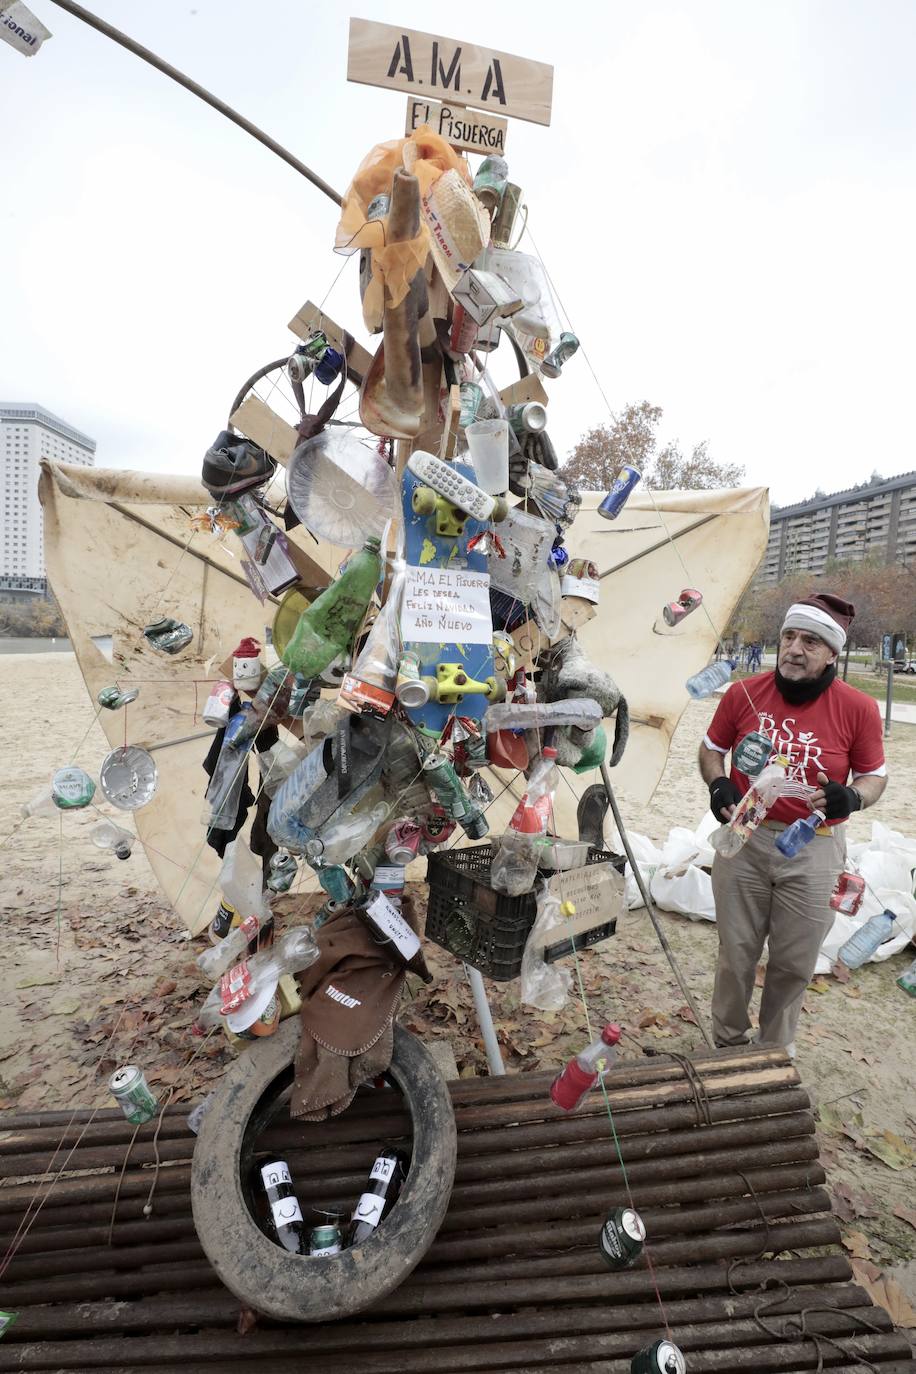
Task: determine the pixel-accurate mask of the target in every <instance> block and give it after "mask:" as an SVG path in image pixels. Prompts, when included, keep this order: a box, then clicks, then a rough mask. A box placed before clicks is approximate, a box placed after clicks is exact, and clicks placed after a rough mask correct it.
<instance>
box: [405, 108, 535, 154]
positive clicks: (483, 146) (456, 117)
mask: <svg viewBox="0 0 916 1374" xmlns="http://www.w3.org/2000/svg"><path fill="white" fill-rule="evenodd" d="M421 124H428V125H429V127H430V128H431V129H432V131H433V133H434V134H439V135H440V136H441V137H442V138H444V139H445V141H446V143H450V144H451V145H452V147H453V148H460V149H461V150H462V151H464V152H468V153H500V154H502V153H504V152H505V151H506V131H507V129H508V127H509V125H508V123H507V121H506V120H505V119H497V118H496V117H495V116H494V115H486V114H478V112H477V111H476V110H466V109H465V108H464V106H463V105H443V104H441V102H440V101H438V100H419V99H417V98H416V97H414V96H408V98H407V121H406V123H405V125H404V132H405V134H412V133H413V131H414V129H419V127H420V125H421Z"/></svg>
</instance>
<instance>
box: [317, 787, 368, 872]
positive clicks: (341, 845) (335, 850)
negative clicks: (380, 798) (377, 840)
mask: <svg viewBox="0 0 916 1374" xmlns="http://www.w3.org/2000/svg"><path fill="white" fill-rule="evenodd" d="M387 818H388V807H387V805H386V804H385V803H384V802H381V803H379V805H378V806H373V808H372V810H371V811H354V812H352V813H351V814H350V815H349V816H343V817H342V818H341V819H340V820H336V821H332V822H331V824H330V825H326V826H323V827H322V829H321V830H320V831H319V833H318V834H317V835H316V836H315V837H314V839H311V840H307V841H306V845H305V854H306V858H308V859H311V860H315V859H319V860H320V861H321V863H322V865H325V864H328V865H331V864H342V863H346V861H347V859H352V858H353V855H354V854H356V853H357V852H358V851H359V850H360V849H364V848H365V847H366V845H367V844H368V843H369V841H370V840H371V839H372V837H373V835H374V834H375V832H376V830H378V828H379V826H380V825H382V824H383V823H384V822H385V821H386V820H387Z"/></svg>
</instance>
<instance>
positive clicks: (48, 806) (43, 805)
mask: <svg viewBox="0 0 916 1374" xmlns="http://www.w3.org/2000/svg"><path fill="white" fill-rule="evenodd" d="M19 810H20V812H21V813H22V818H23V820H29V819H31V818H33V817H36V816H56V815H58V814H59V807H58V806H57V804H56V802H55V801H54V798H53V797H52V796H51V784H50V783H49V784H48V786H47V787H43V788H42V789H41V791H40V792H36V793H35V795H34V797H32V798H31V799H30V800H29V801H27V802H23V803H22V805H21V807H20V808H19Z"/></svg>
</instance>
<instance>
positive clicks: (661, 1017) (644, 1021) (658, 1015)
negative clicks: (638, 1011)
mask: <svg viewBox="0 0 916 1374" xmlns="http://www.w3.org/2000/svg"><path fill="white" fill-rule="evenodd" d="M636 1024H637V1025H638V1026H639V1029H640V1030H648V1029H649V1027H650V1026H667V1024H668V1018H667V1016H666V1015H665V1013H664V1012H663V1011H647V1012H646V1014H645V1016H642V1017H640V1019H639V1021H637V1023H636Z"/></svg>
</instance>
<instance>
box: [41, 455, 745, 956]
mask: <svg viewBox="0 0 916 1374" xmlns="http://www.w3.org/2000/svg"><path fill="white" fill-rule="evenodd" d="M43 468H44V471H43V473H42V478H41V484H40V495H41V500H42V504H43V507H44V527H45V556H46V563H47V569H48V575H49V578H50V582H51V585H52V587H53V589H54V593H55V595H56V596H57V599H58V601H59V602H60V605H61V609H62V610H63V613H64V616H65V618H66V621H67V625H68V628H69V632H70V638H71V640H72V643H73V647H74V650H75V652H76V656H77V659H78V661H79V665H80V669H81V671H82V674H83V677H84V679H85V682H86V686H87V688H88V690H89V692H90V694H91V696H92V698H93V701H94V699H95V696H96V693H97V692H98V691H99V690H100V689H101V688H102V687H105V686H107V685H108V684H109V683H111V682H113V681H115V680H117V682H118V683H119V684H120V685H121V686H122V687H126V686H128V685H131V686H133V685H136V686H138V687H139V688H140V697H139V700H138V701H137V702H135V703H134V704H133V705H131V706H129V707H128V708H127V726H128V739H129V742H130V743H133V744H139V745H143V746H144V747H145V748H148V749H153V750H154V757H155V759H156V762H157V764H158V767H159V777H160V786H159V791H158V793H157V795H156V797H155V798H154V800H153V801H152V802H151V803H150V804H149V805H148V806H146V807H144V808H142V809H141V810H140V811H138V812H136V813H135V820H136V824H137V830H138V833H139V835H140V838H141V840H142V842H143V844H144V847H145V849H146V852H147V855H148V858H149V862H150V864H151V866H152V868H153V870H154V872H155V873H156V876H157V878H158V879H159V882H160V883H161V885H162V888H163V890H164V892H165V894H166V896H167V897H168V898H169V900H170V901H171V902H172V904H173V906H174V907H175V909H176V911H177V912H178V914H179V916H180V917H181V919H182V920H183V922H184V923H185V925H186V926H187V927H188V929H189V930H191V931H192V932H195V933H196V932H197V931H198V930H200V929H202V928H203V927H204V925H205V924H206V923H207V922H208V921H209V920H210V918H211V917H212V913H213V907H214V902H215V898H214V893H215V890H216V877H217V873H218V870H219V860H218V858H217V857H216V855H215V854H214V852H213V850H211V849H210V848H208V847H207V846H206V845H205V843H204V826H203V824H202V822H201V816H202V814H203V809H204V801H203V798H204V791H205V788H206V781H207V779H206V775H205V774H204V772H203V769H202V768H201V761H202V759H203V757H204V755H205V753H206V751H207V749H208V748H209V735H210V733H211V732H210V731H209V730H208V727H206V726H205V725H204V724H203V723H202V720H201V711H202V708H203V704H204V702H205V700H206V697H207V683H208V681H210V682H212V681H215V680H216V679H217V678H218V677H219V675H220V674H219V665H220V664H221V663H222V662H223V660H224V659H225V658H226V656H227V655H228V654H229V653H231V651H232V649H233V648H234V647H235V645H236V644H237V643H238V641H239V639H240V638H241V637H242V636H243V635H250V634H254V635H256V636H257V637H258V638H259V639H261V640H262V641H263V639H264V632H265V627H266V626H267V625H269V624H270V623H271V622H272V619H273V606H272V604H271V603H270V602H267V603H266V604H265V605H264V606H263V607H261V606H259V604H258V602H257V600H256V598H255V597H254V595H253V594H252V592H251V591H250V589H249V587H248V584H247V582H246V580H245V577H244V574H243V572H242V570H241V568H240V566H239V557H240V555H241V552H242V551H241V546H240V544H239V542H238V540H237V539H236V538H235V537H234V536H233V535H229V536H227V537H226V538H225V539H224V540H222V541H220V540H217V539H215V538H213V536H212V535H211V534H210V533H209V532H204V533H201V532H195V531H194V529H193V527H192V524H191V517H192V516H193V515H195V514H197V515H199V514H202V513H203V510H204V509H205V508H206V507H207V506H208V505H210V504H211V503H212V499H211V497H210V496H209V495H208V493H207V492H206V491H205V490H204V488H203V487H201V486H200V484H199V483H198V482H197V481H196V480H194V479H191V478H184V477H174V476H168V475H158V474H151V473H134V472H127V471H114V470H105V469H98V468H84V467H78V466H75V465H70V464H63V463H62V464H55V463H45V464H44V465H43ZM600 499H601V498H600V496H598V495H595V494H587V495H586V496H585V497H584V499H583V506H582V510H581V513H580V515H579V517H578V519H577V520H576V523H575V525H574V526H573V527H572V529H571V530H570V531H569V534H568V536H567V539H566V545H567V548H568V549H569V550H570V553H571V555H572V556H573V557H588V558H591V559H592V560H593V562H595V563H596V564H597V565H598V568H599V570H600V573H601V575H602V581H601V604H600V606H599V607H598V614H597V616H596V617H595V619H593V620H592V621H590V622H589V623H588V624H586V625H584V626H583V627H582V628H581V629H580V631H579V639H580V641H581V643H582V645H583V646H584V648H585V650H586V652H587V653H588V655H589V656H590V657H591V658H592V659H593V660H594V661H595V662H596V663H598V664H600V665H601V666H603V667H605V668H607V669H608V670H609V671H610V672H611V674H612V675H613V676H614V678H615V679H616V681H617V683H618V684H619V686H620V688H621V689H622V691H623V693H624V695H625V696H626V697H627V699H628V701H629V704H630V711H631V715H632V717H633V718H634V723H633V725H632V729H631V735H630V744H629V747H628V749H627V752H626V754H625V755H624V758H623V760H622V762H621V763H620V765H619V766H618V767H617V768H616V769H615V770H614V773H613V778H614V781H615V783H617V784H619V787H620V790H621V793H622V794H623V795H624V797H626V796H627V795H630V796H632V797H634V798H635V799H637V800H640V801H647V800H648V799H649V798H650V797H651V795H652V792H653V791H654V790H655V787H656V786H657V785H658V781H659V779H660V777H661V774H662V771H663V769H664V766H665V760H666V758H667V754H668V745H669V742H670V739H671V735H672V734H673V732H674V729H675V727H676V725H677V722H678V719H679V718H680V715H681V712H682V711H683V709H684V706H685V704H686V701H687V693H686V691H685V689H684V682H685V680H686V679H687V678H688V677H689V676H690V675H691V674H692V673H694V672H696V671H697V670H698V669H699V668H701V667H702V666H703V665H704V664H705V663H706V662H707V661H708V660H709V658H710V656H711V654H712V652H713V649H714V646H715V634H714V631H713V629H712V626H711V625H710V619H711V620H712V623H713V624H714V625H716V626H717V627H720V628H721V627H723V626H724V625H725V623H726V622H727V620H728V618H729V615H730V614H731V612H732V610H733V608H734V606H735V605H736V603H737V601H738V599H739V597H740V596H741V594H742V592H743V591H744V588H745V586H746V585H747V583H748V581H749V580H750V578H751V576H752V574H753V572H754V569H755V568H756V566H757V564H758V562H759V560H760V557H761V555H762V553H763V550H764V548H765V546H766V540H767V532H768V525H769V516H768V500H767V493H766V491H765V489H763V488H750V489H737V490H729V491H712V492H706V491H698V492H656V493H654V501H655V504H653V500H652V497H650V496H649V495H648V494H645V493H643V494H640V493H637V494H635V495H634V496H632V497H631V498H630V500H629V502H628V503H627V505H626V507H625V508H624V510H623V512H622V514H621V515H620V517H619V518H618V519H617V520H616V521H606V520H603V519H602V518H601V517H600V516H599V515H597V514H596V510H597V506H598V503H599V501H600ZM656 507H657V508H656ZM669 536H670V538H669ZM292 538H293V539H294V541H295V543H296V545H297V548H298V549H299V550H300V551H301V554H300V557H301V564H302V570H303V572H304V574H306V575H305V578H304V580H306V581H309V580H313V581H314V582H316V583H317V582H321V581H323V580H326V579H327V577H328V576H330V575H332V574H333V571H334V569H335V568H336V567H337V565H338V564H339V563H340V561H341V559H342V558H343V556H344V552H345V551H343V550H341V549H337V548H332V547H330V546H327V545H320V544H316V543H315V542H314V541H313V540H312V539H311V538H310V536H309V535H308V534H307V533H306V532H304V531H303V530H301V529H299V530H296V531H295V532H294V535H293V536H292ZM681 560H682V561H681ZM685 569H686V570H685ZM687 586H693V587H697V588H699V589H700V590H701V591H702V593H703V597H704V604H705V606H706V608H707V610H708V612H709V618H707V616H706V614H704V611H703V610H702V608H701V609H700V610H698V611H694V612H693V614H692V615H690V616H688V617H687V619H686V620H684V621H683V622H682V623H681V625H680V626H679V627H678V628H677V629H676V630H669V629H668V627H667V626H666V625H665V624H664V622H663V620H662V618H661V609H662V606H663V605H664V604H665V602H667V601H670V600H673V599H675V598H676V597H677V595H678V593H679V592H680V590H681V588H683V587H687ZM169 615H171V616H175V618H176V619H179V620H184V621H186V622H187V624H189V625H190V626H191V627H192V629H193V630H194V632H195V635H194V641H193V643H192V644H191V645H190V646H189V648H188V649H186V650H184V651H183V652H182V653H181V654H180V655H178V656H176V657H175V658H172V657H169V656H167V655H164V654H161V653H159V652H157V651H156V650H154V649H151V648H150V647H149V646H148V645H147V643H146V641H145V640H144V638H143V634H142V630H143V627H144V625H146V624H148V623H149V622H150V621H151V620H155V619H158V618H160V617H162V616H169ZM107 636H111V638H112V651H113V663H112V662H110V661H109V658H108V657H107V656H106V652H105V648H106V647H107V645H106V643H105V637H107ZM96 640H100V641H102V643H101V645H100V644H98V643H96V642H95V641H96ZM100 724H101V725H102V727H103V728H104V730H105V733H106V735H107V736H108V739H109V741H110V742H111V745H112V747H115V746H116V745H119V744H123V742H124V730H125V720H124V712H123V711H118V712H111V711H103V712H102V714H101V716H100ZM612 730H613V723H612V722H611V723H609V733H612ZM176 741H178V742H177V743H176ZM80 761H81V762H83V763H84V764H85V766H87V767H89V766H90V762H89V761H88V760H86V759H85V758H81V760H80ZM100 762H101V760H97V761H95V764H96V766H97V764H98V763H100ZM253 766H254V765H253ZM489 772H490V776H489V781H490V785H491V787H492V789H493V791H494V793H495V794H500V793H502V795H497V800H496V802H495V803H494V805H493V806H492V807H491V808H490V811H489V813H488V814H489V818H490V822H491V828H492V829H493V830H494V831H496V832H498V831H499V830H500V829H501V828H502V827H503V825H504V824H505V821H506V820H507V818H508V815H509V814H510V813H511V810H512V808H513V806H514V804H515V800H514V799H515V797H516V796H517V795H518V791H519V789H518V781H517V779H516V776H515V775H512V781H511V784H510V786H509V787H508V788H507V789H506V790H505V791H503V789H504V788H505V786H506V784H507V783H509V782H510V775H508V774H506V775H500V774H499V773H497V772H496V770H489ZM564 777H565V779H567V781H568V785H566V784H564V785H563V786H562V787H561V788H560V791H559V792H558V794H557V798H556V820H557V829H558V830H559V831H560V833H562V834H566V835H571V836H574V835H575V834H576V822H575V809H576V801H577V798H578V795H579V794H581V792H582V791H583V790H584V789H585V788H586V787H587V786H589V785H590V784H591V783H592V782H594V781H596V779H597V777H598V775H597V773H594V774H591V773H589V774H585V775H581V776H577V775H575V774H573V773H571V772H568V771H566V770H564ZM253 780H254V779H253ZM255 785H256V784H255ZM422 869H423V865H422V863H421V864H420V865H418V871H417V876H422Z"/></svg>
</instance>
